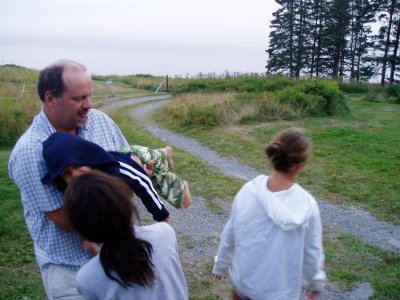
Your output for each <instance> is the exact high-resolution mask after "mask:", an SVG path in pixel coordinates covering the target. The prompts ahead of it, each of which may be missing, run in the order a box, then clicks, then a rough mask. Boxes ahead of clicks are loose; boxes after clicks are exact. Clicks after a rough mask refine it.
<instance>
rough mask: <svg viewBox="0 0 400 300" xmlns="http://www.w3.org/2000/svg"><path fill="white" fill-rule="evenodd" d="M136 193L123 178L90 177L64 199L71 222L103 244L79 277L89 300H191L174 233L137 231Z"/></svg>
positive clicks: (159, 226)
mask: <svg viewBox="0 0 400 300" xmlns="http://www.w3.org/2000/svg"><path fill="white" fill-rule="evenodd" d="M130 198H131V190H130V188H129V187H128V185H127V184H126V183H125V182H123V181H122V180H120V179H119V178H116V177H113V176H109V175H107V174H104V173H101V172H97V171H89V172H88V173H85V174H82V175H80V176H78V177H76V178H74V179H73V180H72V182H71V183H70V184H69V185H68V187H67V189H66V191H65V194H64V206H65V209H66V212H67V215H68V218H69V220H70V222H71V224H72V226H73V227H74V229H75V230H77V231H78V232H79V233H80V234H81V235H82V237H83V238H85V239H87V240H89V241H92V242H96V243H102V247H101V249H100V253H99V255H97V256H95V257H94V258H92V259H91V260H90V261H89V262H88V263H87V264H86V265H84V266H83V267H82V268H81V269H80V270H79V272H78V275H77V277H76V280H77V286H78V291H79V292H80V293H81V294H82V295H83V296H84V298H85V299H171V300H172V299H187V298H188V291H187V285H186V281H185V278H184V275H183V271H182V267H181V264H180V260H179V254H178V248H177V240H176V235H175V232H174V230H173V229H172V227H171V226H170V225H169V224H167V223H165V222H159V223H156V224H153V225H149V226H139V225H137V223H138V220H139V215H138V212H137V209H136V207H135V206H134V204H133V203H132V201H131V199H130Z"/></svg>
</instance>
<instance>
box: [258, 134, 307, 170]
mask: <svg viewBox="0 0 400 300" xmlns="http://www.w3.org/2000/svg"><path fill="white" fill-rule="evenodd" d="M310 151H311V143H310V141H309V140H308V139H307V137H306V136H305V135H304V133H303V132H302V131H300V130H299V129H296V128H290V129H286V130H284V131H281V132H280V133H278V134H277V135H276V136H275V137H274V138H273V139H272V141H271V142H270V143H269V144H268V145H267V146H266V147H265V153H266V154H267V157H268V159H269V160H270V162H271V165H272V167H273V168H274V169H275V170H277V171H280V172H284V173H287V172H289V171H290V170H291V169H292V167H293V166H294V165H296V164H298V163H302V162H306V160H307V158H308V155H309V154H310Z"/></svg>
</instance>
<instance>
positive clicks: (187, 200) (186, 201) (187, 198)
mask: <svg viewBox="0 0 400 300" xmlns="http://www.w3.org/2000/svg"><path fill="white" fill-rule="evenodd" d="M190 204H192V195H191V194H190V190H189V185H188V183H187V182H186V181H185V189H184V190H183V201H182V204H181V208H183V209H185V208H188V207H189V206H190Z"/></svg>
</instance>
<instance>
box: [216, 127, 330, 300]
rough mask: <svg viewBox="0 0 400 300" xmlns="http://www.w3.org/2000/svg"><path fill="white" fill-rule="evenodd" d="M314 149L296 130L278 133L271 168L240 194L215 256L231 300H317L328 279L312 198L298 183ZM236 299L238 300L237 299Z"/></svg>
mask: <svg viewBox="0 0 400 300" xmlns="http://www.w3.org/2000/svg"><path fill="white" fill-rule="evenodd" d="M310 150H311V145H310V142H309V140H308V139H307V138H306V137H305V135H304V134H303V133H302V132H301V131H300V130H298V129H287V130H285V131H282V132H280V133H279V134H278V135H276V136H275V137H274V139H273V140H272V141H271V143H269V144H268V145H267V146H266V148H265V152H266V154H267V157H268V159H269V161H270V164H271V167H272V173H271V175H270V176H266V175H260V176H258V177H256V178H255V179H253V180H251V181H250V182H248V183H246V184H245V185H244V186H243V187H242V188H241V189H240V191H239V192H238V193H237V195H236V197H235V199H234V202H233V204H232V210H231V215H230V218H229V220H228V222H227V224H226V225H225V227H224V230H223V232H222V236H221V242H220V246H219V249H218V253H217V256H216V258H215V265H214V269H213V275H214V278H216V279H218V280H220V279H222V278H224V277H226V276H228V275H230V276H231V279H232V285H233V289H234V296H233V299H253V300H256V299H273V300H280V299H282V300H289V299H290V300H293V299H300V297H301V292H302V289H304V291H305V293H306V295H307V297H308V298H309V299H316V298H317V297H318V295H319V293H320V292H321V290H322V287H323V283H324V280H325V278H326V275H325V272H324V253H323V247H322V225H321V217H320V212H319V208H318V204H317V202H316V201H315V199H314V197H313V196H312V195H311V194H309V193H308V192H307V191H306V190H304V189H303V188H302V187H301V186H300V185H298V184H297V183H295V182H294V180H295V178H296V176H297V175H298V174H299V173H300V172H301V170H302V169H303V167H304V165H305V162H306V160H307V157H308V155H309V153H310ZM235 297H236V298H235Z"/></svg>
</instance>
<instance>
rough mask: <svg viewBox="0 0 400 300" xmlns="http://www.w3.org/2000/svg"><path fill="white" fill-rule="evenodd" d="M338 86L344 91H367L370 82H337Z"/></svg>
mask: <svg viewBox="0 0 400 300" xmlns="http://www.w3.org/2000/svg"><path fill="white" fill-rule="evenodd" d="M339 88H340V90H341V91H342V92H345V93H368V91H369V89H370V84H367V83H365V82H347V83H345V82H339Z"/></svg>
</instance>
